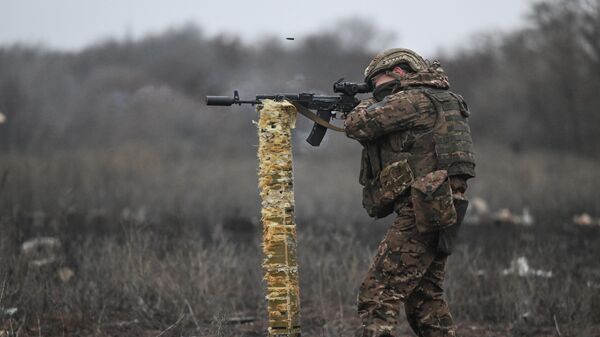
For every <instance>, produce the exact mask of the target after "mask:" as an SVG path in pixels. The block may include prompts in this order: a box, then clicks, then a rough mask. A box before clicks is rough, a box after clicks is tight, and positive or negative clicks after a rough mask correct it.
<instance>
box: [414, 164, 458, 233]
mask: <svg viewBox="0 0 600 337" xmlns="http://www.w3.org/2000/svg"><path fill="white" fill-rule="evenodd" d="M411 201H412V205H413V209H414V212H415V226H416V227H417V230H418V231H419V232H420V233H431V232H437V231H440V230H442V229H444V228H447V227H449V226H451V225H453V224H455V223H456V219H457V214H456V209H455V208H454V203H453V200H452V188H451V187H450V181H449V179H448V172H447V171H446V170H439V171H434V172H431V173H429V174H427V175H425V176H422V177H420V178H418V179H417V180H416V181H415V182H413V183H412V185H411Z"/></svg>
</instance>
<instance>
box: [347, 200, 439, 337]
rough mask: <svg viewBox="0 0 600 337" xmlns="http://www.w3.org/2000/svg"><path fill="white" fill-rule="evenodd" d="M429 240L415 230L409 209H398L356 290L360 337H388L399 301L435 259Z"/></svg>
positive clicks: (412, 215) (431, 239)
mask: <svg viewBox="0 0 600 337" xmlns="http://www.w3.org/2000/svg"><path fill="white" fill-rule="evenodd" d="M433 240H434V238H432V237H428V236H424V235H421V234H419V233H418V232H417V231H416V228H415V226H414V214H413V212H412V209H411V208H410V207H409V206H405V207H402V208H401V209H400V211H399V212H398V217H397V218H396V220H395V221H394V224H393V225H392V226H391V228H390V229H389V231H388V232H387V234H386V236H385V238H384V239H383V241H382V242H381V244H380V245H379V250H378V253H377V255H376V257H375V260H374V261H373V263H372V264H371V267H370V268H369V272H368V273H367V276H366V278H365V279H364V281H363V283H362V284H361V287H360V290H359V294H358V313H359V316H360V317H361V319H362V321H363V327H362V330H363V332H362V334H363V336H364V337H371V336H392V332H393V330H394V327H395V326H396V324H397V323H398V315H399V313H400V307H401V304H402V302H404V301H405V300H406V298H408V297H409V295H410V294H411V293H412V292H413V290H414V289H415V288H416V287H417V285H418V284H419V283H420V282H421V278H422V277H423V275H425V273H426V271H427V269H428V268H429V265H430V264H431V263H432V261H433V260H434V258H435V252H434V251H433V249H432V248H430V247H431V246H432V243H431V242H432V241H433Z"/></svg>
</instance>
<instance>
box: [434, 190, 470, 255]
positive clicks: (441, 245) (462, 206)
mask: <svg viewBox="0 0 600 337" xmlns="http://www.w3.org/2000/svg"><path fill="white" fill-rule="evenodd" d="M468 206H469V201H468V200H465V199H454V208H455V209H456V223H454V224H453V225H451V226H450V227H448V228H445V229H442V230H441V231H440V232H439V236H438V244H437V249H436V251H437V253H438V254H439V255H442V256H448V255H450V254H452V253H453V252H454V247H455V245H456V240H457V239H458V232H459V230H460V225H461V224H462V222H463V220H464V218H465V214H466V213H467V207H468Z"/></svg>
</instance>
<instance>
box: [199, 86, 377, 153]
mask: <svg viewBox="0 0 600 337" xmlns="http://www.w3.org/2000/svg"><path fill="white" fill-rule="evenodd" d="M370 91H371V88H370V87H369V86H368V85H367V84H366V83H354V82H344V79H343V78H341V79H339V80H338V81H336V82H335V83H333V92H335V93H339V95H337V96H323V95H315V94H313V93H299V94H271V95H257V96H256V98H255V99H254V100H241V99H240V95H239V94H238V91H237V90H234V91H233V97H229V96H206V105H213V106H214V105H217V106H232V105H234V104H237V105H242V104H251V105H255V104H261V100H263V99H272V100H276V101H283V100H287V101H289V102H290V103H292V104H294V106H295V107H296V109H297V110H298V112H300V113H301V114H302V115H304V116H305V117H307V118H308V119H310V120H312V121H313V122H315V125H314V126H313V128H312V130H311V131H310V134H309V135H308V138H306V141H307V142H308V143H309V144H310V145H312V146H319V144H321V141H322V140H323V137H324V136H325V132H326V131H327V129H332V130H336V131H343V129H342V128H339V127H337V126H335V125H332V124H330V123H329V121H330V120H331V117H332V116H334V115H335V112H341V113H343V114H344V115H345V114H347V113H349V112H350V111H352V109H354V107H355V106H356V105H357V104H358V102H359V101H360V100H359V99H358V98H356V97H355V96H356V94H362V93H367V92H370ZM311 110H316V111H317V113H316V114H315V113H313V112H312V111H311Z"/></svg>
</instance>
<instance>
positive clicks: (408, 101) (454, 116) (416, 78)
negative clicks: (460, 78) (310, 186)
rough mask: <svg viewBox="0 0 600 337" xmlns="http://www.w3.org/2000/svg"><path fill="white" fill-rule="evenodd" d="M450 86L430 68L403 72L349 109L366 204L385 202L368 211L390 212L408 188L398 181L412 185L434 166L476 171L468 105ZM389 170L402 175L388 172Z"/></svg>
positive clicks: (457, 172) (348, 126)
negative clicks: (383, 91) (386, 88)
mask: <svg viewBox="0 0 600 337" xmlns="http://www.w3.org/2000/svg"><path fill="white" fill-rule="evenodd" d="M448 88H449V83H448V79H447V77H446V76H445V75H444V74H443V73H442V72H439V71H436V70H431V69H430V70H427V71H423V72H420V73H416V74H411V75H409V76H407V77H405V78H404V79H403V80H402V81H401V82H400V83H399V84H398V85H397V86H396V88H395V89H394V90H393V91H392V93H391V94H390V95H387V96H385V98H383V99H382V100H381V101H379V102H378V101H377V100H375V99H374V98H369V99H365V100H363V101H361V102H360V104H359V105H357V106H356V108H355V109H354V110H353V111H352V112H351V113H349V114H348V116H347V118H346V121H345V130H346V135H347V136H348V137H350V138H353V139H356V140H358V141H359V142H360V143H361V144H362V145H363V147H364V148H363V151H362V160H361V162H362V163H361V173H360V179H359V181H360V183H361V184H362V185H363V186H364V187H365V188H364V189H363V204H364V205H365V208H367V211H369V207H368V206H369V205H370V204H372V203H375V204H381V203H383V204H386V205H385V206H386V207H385V210H384V211H382V212H379V211H378V210H374V211H369V214H371V215H373V214H372V213H380V214H383V213H388V214H389V213H390V209H393V206H390V203H391V204H393V203H394V202H395V201H397V199H398V198H399V197H401V195H402V194H403V192H404V191H405V190H406V189H405V188H399V187H398V186H397V185H398V184H403V185H409V184H410V182H411V181H413V180H414V179H415V178H417V177H422V176H425V175H427V174H428V173H431V172H433V171H436V170H445V171H447V174H448V176H450V177H452V176H455V177H456V176H459V177H461V178H462V179H465V180H466V179H468V178H471V177H474V176H475V170H474V168H475V162H474V158H473V150H472V140H471V135H470V129H469V125H468V124H467V117H468V116H469V111H468V109H467V105H466V103H465V102H464V100H463V99H462V97H461V96H459V95H456V94H454V93H452V92H450V91H449V90H448ZM399 163H406V166H407V167H405V168H400V167H399V165H400V164H399ZM382 172H383V173H382ZM390 172H396V174H397V175H401V176H397V177H392V178H390ZM399 172H402V174H401V173H399ZM404 176H406V177H404ZM383 180H385V181H383ZM390 181H392V183H390ZM392 185H396V186H392ZM390 188H391V189H392V192H390ZM367 199H374V200H367ZM377 199H384V200H377ZM379 206H381V205H379ZM390 207H391V208H390ZM382 216H384V215H382Z"/></svg>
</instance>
